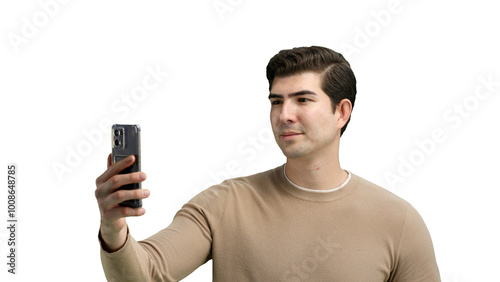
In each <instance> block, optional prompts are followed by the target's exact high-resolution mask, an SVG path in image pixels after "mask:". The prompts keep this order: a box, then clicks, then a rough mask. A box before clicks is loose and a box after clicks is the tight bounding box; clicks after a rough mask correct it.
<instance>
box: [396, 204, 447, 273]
mask: <svg viewBox="0 0 500 282" xmlns="http://www.w3.org/2000/svg"><path fill="white" fill-rule="evenodd" d="M389 281H393V282H396V281H415V282H417V281H426V282H431V281H432V282H433V281H441V278H440V274H439V269H438V266H437V263H436V257H435V254H434V247H433V245H432V240H431V236H430V234H429V231H428V229H427V227H426V226H425V223H424V221H423V219H422V217H421V216H420V214H419V213H418V212H417V210H416V209H415V208H414V207H413V206H411V205H408V210H407V213H406V218H405V221H404V224H403V227H402V230H401V236H400V241H399V246H398V249H397V253H396V261H395V266H394V269H393V272H392V275H391V278H390V279H389Z"/></svg>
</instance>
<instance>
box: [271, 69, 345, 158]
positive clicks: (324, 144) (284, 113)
mask: <svg viewBox="0 0 500 282" xmlns="http://www.w3.org/2000/svg"><path fill="white" fill-rule="evenodd" d="M269 100H270V101H271V125H272V128H273V132H274V137H275V139H276V142H277V143H278V146H279V147H280V148H281V150H282V151H283V154H284V155H285V156H286V157H287V158H291V159H298V158H302V159H313V158H315V157H318V156H319V157H321V156H326V155H324V154H328V155H331V154H332V153H335V151H336V150H338V142H337V143H336V142H334V141H335V138H340V128H337V127H338V122H337V120H338V117H339V113H338V111H336V113H335V114H334V113H333V109H332V103H331V101H330V98H329V97H328V95H327V94H326V93H325V92H323V90H321V79H320V75H319V74H316V73H313V72H305V73H301V74H297V75H292V76H289V77H281V78H275V79H274V82H273V86H272V89H271V93H270V95H269ZM337 135H338V136H337Z"/></svg>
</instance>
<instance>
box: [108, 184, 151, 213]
mask: <svg viewBox="0 0 500 282" xmlns="http://www.w3.org/2000/svg"><path fill="white" fill-rule="evenodd" d="M149 195H150V191H149V190H146V189H135V190H118V191H116V192H114V193H112V194H110V195H108V196H107V197H106V198H104V200H103V201H102V202H101V203H100V205H101V209H102V210H103V211H106V210H111V209H114V208H116V207H118V205H119V204H120V203H122V202H124V201H127V200H133V199H140V200H142V199H146V198H148V197H149Z"/></svg>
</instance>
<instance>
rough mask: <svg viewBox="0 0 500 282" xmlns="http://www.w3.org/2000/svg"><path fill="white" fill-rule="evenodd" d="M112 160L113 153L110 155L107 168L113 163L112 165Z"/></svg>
mask: <svg viewBox="0 0 500 282" xmlns="http://www.w3.org/2000/svg"><path fill="white" fill-rule="evenodd" d="M112 164H113V163H112V161H111V154H109V155H108V166H107V168H109V167H110V166H111V165H112Z"/></svg>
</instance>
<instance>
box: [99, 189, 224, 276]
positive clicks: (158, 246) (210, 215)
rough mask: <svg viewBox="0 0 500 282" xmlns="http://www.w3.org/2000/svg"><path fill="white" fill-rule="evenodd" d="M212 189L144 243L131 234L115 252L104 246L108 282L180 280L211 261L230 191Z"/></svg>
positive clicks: (195, 199)
mask: <svg viewBox="0 0 500 282" xmlns="http://www.w3.org/2000/svg"><path fill="white" fill-rule="evenodd" d="M227 188H228V187H227V186H226V185H218V186H213V187H211V188H209V189H207V190H205V191H203V192H201V193H200V194H198V195H197V196H195V197H194V198H193V199H191V201H189V202H188V203H187V204H185V205H184V206H183V207H182V208H181V209H180V210H179V211H178V212H177V214H176V215H175V217H174V219H173V221H172V223H171V224H170V225H169V226H168V227H167V228H165V229H163V230H161V231H159V232H158V233H156V234H155V235H153V236H151V237H149V238H147V239H146V240H143V241H135V240H134V238H133V237H132V236H130V235H128V238H127V241H126V243H125V245H124V246H123V247H122V248H121V249H120V250H118V251H116V252H113V253H108V252H106V251H105V250H104V249H103V248H102V247H101V262H102V265H103V269H104V273H105V275H106V278H107V279H108V281H179V280H181V279H182V278H184V277H186V276H187V275H188V274H190V273H191V272H193V271H194V270H195V269H196V268H198V267H199V266H200V265H202V264H204V263H205V262H207V261H208V260H209V259H210V258H211V245H212V234H213V231H214V229H215V228H216V226H217V224H218V223H219V221H220V219H221V218H222V216H223V214H224V210H225V207H226V203H227V198H228V194H229V190H228V189H227Z"/></svg>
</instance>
